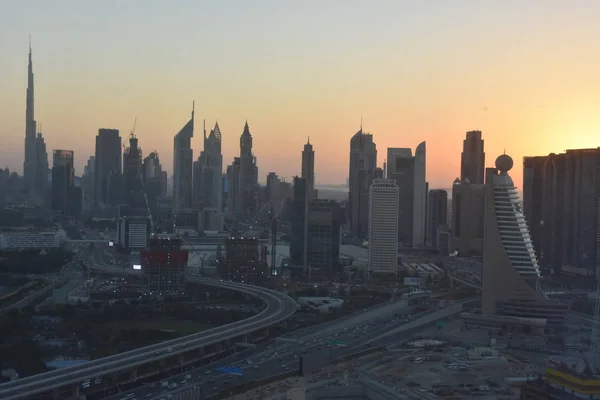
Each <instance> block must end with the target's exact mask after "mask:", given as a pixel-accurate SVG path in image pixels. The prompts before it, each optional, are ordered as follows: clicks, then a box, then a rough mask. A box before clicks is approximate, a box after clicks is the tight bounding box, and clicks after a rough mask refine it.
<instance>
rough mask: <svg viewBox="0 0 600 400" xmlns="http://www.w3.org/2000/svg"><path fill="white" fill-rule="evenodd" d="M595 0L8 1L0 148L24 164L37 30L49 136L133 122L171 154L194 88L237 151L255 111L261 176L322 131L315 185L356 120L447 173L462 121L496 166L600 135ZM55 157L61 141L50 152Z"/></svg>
mask: <svg viewBox="0 0 600 400" xmlns="http://www.w3.org/2000/svg"><path fill="white" fill-rule="evenodd" d="M599 18H600V2H599V1H597V0H572V1H562V0H560V1H558V0H527V1H523V0H503V1H497V0H452V1H447V0H411V1H405V0H369V1H366V0H364V1H362V0H321V1H317V0H305V1H291V0H253V1H248V0H211V1H209V0H204V1H201V0H169V1H163V0H127V1H117V0H102V1H94V2H92V1H80V0H53V1H46V0H1V2H0V54H1V56H0V77H1V78H0V138H1V143H2V145H1V146H0V165H2V166H4V165H7V166H8V167H10V168H11V169H14V170H16V171H18V172H19V173H21V171H22V163H23V152H24V150H23V147H24V136H25V90H26V86H27V52H28V40H29V35H31V38H32V39H31V40H32V47H33V60H34V73H35V118H36V120H37V121H38V123H41V126H42V131H43V134H44V137H45V139H46V144H47V148H48V150H49V152H50V151H51V150H53V149H69V150H74V151H75V169H76V174H78V175H80V174H81V173H82V172H83V166H84V164H85V162H86V161H87V159H88V158H89V156H91V155H93V154H94V146H95V139H94V137H95V135H96V134H97V132H98V129H99V128H117V129H119V130H120V131H121V136H122V137H123V138H127V137H128V135H129V132H130V131H131V129H132V127H133V123H134V120H135V119H136V118H137V124H136V130H135V133H136V135H137V137H138V138H139V141H140V145H141V147H142V149H143V152H144V155H147V154H148V153H149V152H151V151H153V150H157V151H158V153H159V155H160V159H161V162H162V164H163V166H164V167H165V168H166V169H167V170H168V171H169V172H171V171H172V168H173V167H172V166H173V154H172V153H173V136H174V135H175V134H176V133H177V132H178V131H179V129H180V128H181V127H183V125H185V123H186V122H187V120H188V119H189V118H190V114H191V108H192V101H195V109H196V113H195V115H196V121H197V123H196V131H195V137H194V139H193V148H194V157H197V156H198V155H199V153H200V151H201V150H202V120H203V119H206V125H207V128H209V129H210V128H212V127H213V126H214V124H215V122H216V121H218V122H219V126H220V128H221V132H222V134H223V140H224V143H223V159H224V165H228V164H230V163H231V161H232V159H233V157H234V156H236V155H237V154H238V153H239V136H240V134H241V133H242V130H243V126H244V122H245V121H246V120H248V124H249V126H250V130H251V132H252V135H253V137H254V152H255V154H256V156H257V158H258V167H259V177H260V180H261V181H263V182H264V180H265V177H266V175H267V173H268V172H272V171H273V172H277V173H278V174H279V175H280V176H283V177H287V178H288V181H289V180H291V178H292V177H293V176H295V175H299V174H300V165H301V164H300V163H301V151H302V146H303V144H304V143H305V142H306V141H307V138H308V137H309V136H310V142H311V143H312V144H313V145H314V149H315V164H316V165H315V170H316V182H317V184H325V183H332V184H335V183H344V182H345V181H346V178H347V176H348V157H349V156H348V152H349V146H350V138H351V136H352V135H353V134H354V133H355V132H356V131H358V130H359V128H360V123H361V118H362V120H363V128H364V131H366V132H370V133H372V134H373V135H374V139H375V142H376V144H377V149H378V164H379V165H380V166H381V165H382V164H383V162H384V159H385V155H386V149H387V148H388V147H410V148H412V149H413V151H414V148H415V147H416V146H417V145H418V144H419V143H420V142H422V141H426V142H427V180H428V181H429V182H430V187H432V188H436V187H438V188H447V187H450V186H451V184H452V181H453V180H454V179H455V178H456V177H457V176H458V175H459V173H460V153H461V149H462V141H463V139H464V137H465V132H466V131H469V130H481V131H483V136H484V140H485V152H486V165H487V166H493V162H494V160H495V158H496V157H497V156H498V155H500V154H502V153H503V152H504V151H506V153H507V154H509V155H511V156H512V157H513V159H514V160H515V167H514V168H513V170H512V171H511V175H512V176H513V179H514V181H515V184H516V185H517V186H520V185H521V182H522V158H523V156H529V155H545V154H548V153H558V152H562V151H564V150H566V149H573V148H583V147H597V146H598V145H599V144H600V140H599V138H600V136H599V135H598V133H599V132H600V112H598V110H597V107H598V105H600V74H599V72H598V71H600V40H597V38H598V37H599V36H600V25H599V24H598V23H597V21H598V20H599ZM50 162H51V157H50Z"/></svg>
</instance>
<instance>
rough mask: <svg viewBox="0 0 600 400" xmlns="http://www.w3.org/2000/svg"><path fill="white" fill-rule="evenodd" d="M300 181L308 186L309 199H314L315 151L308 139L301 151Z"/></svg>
mask: <svg viewBox="0 0 600 400" xmlns="http://www.w3.org/2000/svg"><path fill="white" fill-rule="evenodd" d="M302 179H305V180H306V184H307V185H308V195H309V197H310V198H313V197H315V196H314V191H315V151H314V150H313V146H312V144H310V138H308V141H307V143H306V144H305V145H304V150H303V151H302Z"/></svg>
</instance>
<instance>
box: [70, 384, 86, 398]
mask: <svg viewBox="0 0 600 400" xmlns="http://www.w3.org/2000/svg"><path fill="white" fill-rule="evenodd" d="M71 397H72V398H73V399H80V400H85V395H83V396H82V395H80V393H79V384H75V385H73V386H72V387H71Z"/></svg>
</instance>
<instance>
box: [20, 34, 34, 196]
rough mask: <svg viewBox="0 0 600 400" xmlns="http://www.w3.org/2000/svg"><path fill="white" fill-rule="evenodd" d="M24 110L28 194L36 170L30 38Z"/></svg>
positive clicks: (30, 191) (25, 168) (24, 171)
mask: <svg viewBox="0 0 600 400" xmlns="http://www.w3.org/2000/svg"><path fill="white" fill-rule="evenodd" d="M26 107H27V108H26V111H25V161H24V164H23V176H24V180H25V187H26V188H27V190H28V191H29V193H30V195H33V194H34V193H35V191H36V190H35V189H36V188H35V187H34V186H35V179H34V175H35V170H36V154H35V139H36V122H35V119H34V113H33V63H32V61H31V40H30V41H29V68H28V71H27V105H26Z"/></svg>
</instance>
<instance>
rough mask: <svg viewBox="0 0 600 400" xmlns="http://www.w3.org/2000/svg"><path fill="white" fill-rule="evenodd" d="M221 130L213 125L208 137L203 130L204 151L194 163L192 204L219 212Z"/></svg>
mask: <svg viewBox="0 0 600 400" xmlns="http://www.w3.org/2000/svg"><path fill="white" fill-rule="evenodd" d="M221 143H222V138H221V130H220V128H219V123H218V122H217V123H215V127H214V129H211V131H210V134H209V135H208V137H207V136H206V128H205V129H204V150H203V151H202V152H201V153H200V157H198V161H196V162H194V203H195V204H196V205H198V206H200V207H201V208H203V209H211V210H214V211H221V204H222V197H223V194H222V192H223V184H222V175H223V155H222V154H221Z"/></svg>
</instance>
